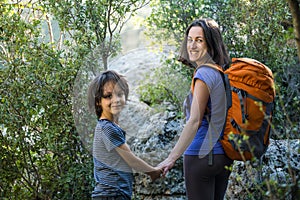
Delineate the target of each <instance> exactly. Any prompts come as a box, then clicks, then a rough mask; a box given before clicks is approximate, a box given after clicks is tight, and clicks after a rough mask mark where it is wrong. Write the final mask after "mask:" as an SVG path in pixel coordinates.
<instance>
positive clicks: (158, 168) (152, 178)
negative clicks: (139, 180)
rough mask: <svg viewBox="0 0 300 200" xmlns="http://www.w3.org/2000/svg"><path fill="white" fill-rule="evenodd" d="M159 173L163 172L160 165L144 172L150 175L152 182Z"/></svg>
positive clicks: (158, 176)
mask: <svg viewBox="0 0 300 200" xmlns="http://www.w3.org/2000/svg"><path fill="white" fill-rule="evenodd" d="M161 173H163V170H162V168H160V167H154V171H151V172H146V174H147V175H149V176H150V178H151V181H152V182H153V181H155V180H156V179H158V178H160V176H161Z"/></svg>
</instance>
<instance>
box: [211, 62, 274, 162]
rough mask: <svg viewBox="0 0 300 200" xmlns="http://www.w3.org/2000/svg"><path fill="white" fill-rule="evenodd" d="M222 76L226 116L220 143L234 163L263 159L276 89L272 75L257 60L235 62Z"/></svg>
mask: <svg viewBox="0 0 300 200" xmlns="http://www.w3.org/2000/svg"><path fill="white" fill-rule="evenodd" d="M207 66H209V67H213V68H216V69H218V70H219V71H220V72H221V75H222V78H223V82H224V85H225V90H226V99H227V115H226V121H225V125H224V135H223V137H222V138H221V139H220V142H221V144H222V146H223V148H224V151H225V153H226V155H227V156H228V157H229V158H231V159H232V160H240V161H242V160H243V161H246V160H251V159H253V158H254V157H256V158H260V157H261V156H262V155H263V154H264V153H265V152H266V150H267V148H268V145H269V138H270V130H271V120H272V114H273V109H274V98H275V85H274V78H273V74H272V71H271V70H270V69H269V68H268V67H267V66H265V65H264V64H262V63H260V62H259V61H257V60H254V59H250V58H233V59H232V63H231V65H230V67H229V68H228V69H226V70H223V69H221V68H218V67H215V66H211V65H207Z"/></svg>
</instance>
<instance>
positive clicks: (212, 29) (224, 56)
mask: <svg viewBox="0 0 300 200" xmlns="http://www.w3.org/2000/svg"><path fill="white" fill-rule="evenodd" d="M194 26H199V27H201V28H202V29H203V32H204V37H205V40H206V43H207V52H208V54H209V55H210V56H211V58H212V59H213V61H214V62H215V63H216V64H218V65H220V66H224V65H227V64H228V63H229V62H230V58H229V55H228V52H227V49H226V46H225V44H224V42H223V38H222V34H221V31H220V29H219V25H218V24H217V22H216V21H215V20H213V19H208V18H203V19H197V20H194V21H193V22H192V23H191V24H190V25H189V26H188V28H187V29H186V31H185V35H184V40H183V42H182V45H181V49H180V55H179V59H178V60H179V61H181V62H182V63H183V64H185V65H187V66H190V67H193V68H194V67H198V66H195V65H196V64H195V63H193V62H191V61H190V59H189V56H188V52H187V36H188V34H189V31H190V29H191V28H192V27H194Z"/></svg>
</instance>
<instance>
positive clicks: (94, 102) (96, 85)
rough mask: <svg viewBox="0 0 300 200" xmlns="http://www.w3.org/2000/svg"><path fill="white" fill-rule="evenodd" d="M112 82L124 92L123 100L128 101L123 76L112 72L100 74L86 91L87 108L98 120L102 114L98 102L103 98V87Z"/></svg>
mask: <svg viewBox="0 0 300 200" xmlns="http://www.w3.org/2000/svg"><path fill="white" fill-rule="evenodd" d="M108 82H113V83H114V84H118V86H119V87H120V88H121V89H122V90H123V91H124V93H125V99H126V100H127V99H128V94H129V87H128V83H127V81H126V79H125V78H124V76H123V75H121V74H118V73H117V72H115V71H113V70H107V71H105V72H102V73H101V74H99V75H98V76H96V78H94V80H93V81H92V82H91V83H90V85H89V89H88V106H89V109H90V111H92V112H95V113H96V115H97V117H98V118H100V117H101V114H102V107H101V105H99V104H98V103H99V101H100V100H101V98H102V97H103V87H104V85H105V84H106V83H108Z"/></svg>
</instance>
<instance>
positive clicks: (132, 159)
mask: <svg viewBox="0 0 300 200" xmlns="http://www.w3.org/2000/svg"><path fill="white" fill-rule="evenodd" d="M116 151H117V152H118V154H119V155H120V156H121V157H122V158H123V159H124V160H125V162H126V163H127V164H128V165H129V166H130V167H131V168H133V169H134V170H136V171H138V172H144V173H146V174H148V175H149V176H150V177H151V179H152V180H155V179H156V178H158V177H160V174H161V172H162V170H161V169H160V168H158V167H152V166H151V165H149V164H148V163H147V162H145V161H144V160H142V159H141V158H139V157H137V156H136V155H135V154H134V153H133V152H132V151H131V150H130V148H129V146H128V145H127V144H126V143H125V144H122V145H121V146H119V147H117V148H116Z"/></svg>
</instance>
